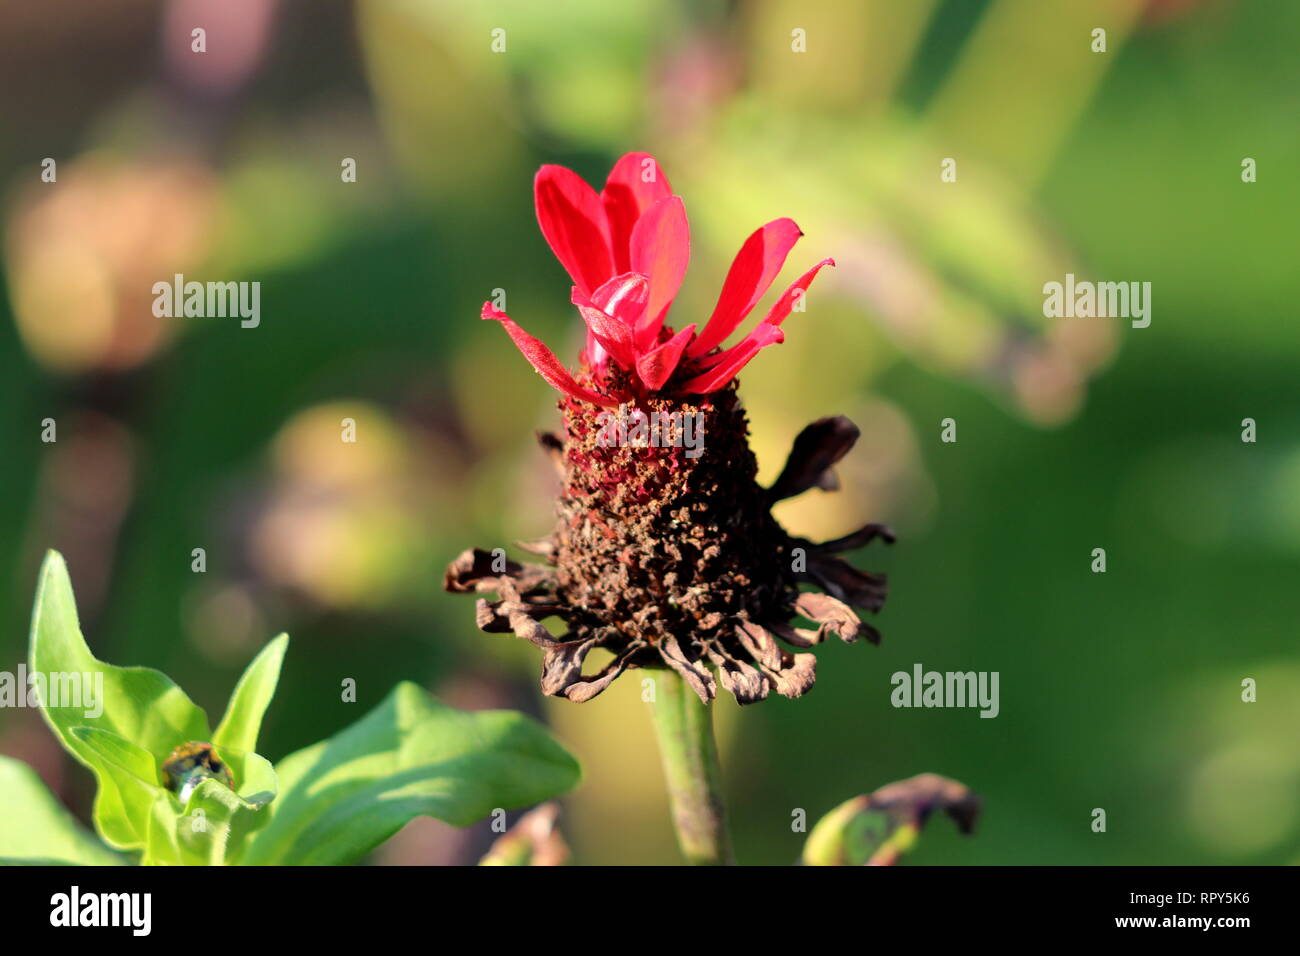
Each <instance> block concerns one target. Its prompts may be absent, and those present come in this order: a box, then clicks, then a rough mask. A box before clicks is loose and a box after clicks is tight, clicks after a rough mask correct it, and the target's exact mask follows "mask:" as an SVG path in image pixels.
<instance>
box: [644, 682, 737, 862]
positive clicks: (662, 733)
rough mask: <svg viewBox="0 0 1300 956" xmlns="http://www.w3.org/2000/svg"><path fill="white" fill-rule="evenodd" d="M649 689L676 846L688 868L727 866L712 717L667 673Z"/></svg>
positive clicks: (727, 844)
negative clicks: (653, 700)
mask: <svg viewBox="0 0 1300 956" xmlns="http://www.w3.org/2000/svg"><path fill="white" fill-rule="evenodd" d="M655 685H656V693H655V702H654V725H655V734H656V736H657V737H658V738H659V754H660V756H661V757H662V759H663V767H664V778H665V780H666V782H667V784H668V799H669V801H670V802H671V804H672V812H673V826H674V828H675V829H676V830H677V842H678V844H679V845H680V846H681V848H682V854H683V855H684V856H685V857H686V860H687V862H688V863H691V864H692V865H695V866H730V865H731V864H733V863H734V862H735V860H734V859H733V857H732V853H731V835H730V834H729V833H728V832H727V817H726V810H725V809H724V807H723V805H722V788H721V785H720V778H721V771H720V770H719V768H718V747H717V744H716V743H715V742H714V739H713V713H712V711H711V710H710V708H709V707H707V706H705V704H704V703H702V702H701V701H700V699H699V698H698V697H697V696H696V695H695V693H694V692H693V691H691V690H690V688H688V687H687V686H686V685H685V683H683V681H682V679H681V678H680V677H679V676H677V674H676V673H674V672H673V671H670V670H665V671H661V672H660V673H659V676H658V677H657V678H656V680H655Z"/></svg>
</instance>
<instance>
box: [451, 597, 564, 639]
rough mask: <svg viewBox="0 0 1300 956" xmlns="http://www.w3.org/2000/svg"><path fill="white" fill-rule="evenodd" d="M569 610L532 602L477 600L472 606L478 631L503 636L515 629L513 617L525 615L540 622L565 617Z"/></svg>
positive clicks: (559, 605)
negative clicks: (549, 618) (545, 619)
mask: <svg viewBox="0 0 1300 956" xmlns="http://www.w3.org/2000/svg"><path fill="white" fill-rule="evenodd" d="M568 613H569V608H567V607H566V606H564V605H562V604H551V603H541V602H532V601H518V600H503V601H489V600H487V599H486V598H479V599H478V601H476V602H475V604H474V623H475V624H476V625H478V629H479V630H480V631H487V632H488V633H489V634H504V633H505V632H507V631H512V630H514V629H515V625H514V624H513V616H514V615H516V614H526V615H527V616H528V617H531V618H532V619H533V620H537V621H540V620H542V619H543V618H548V617H557V616H558V617H565V616H566V615H567V614H568Z"/></svg>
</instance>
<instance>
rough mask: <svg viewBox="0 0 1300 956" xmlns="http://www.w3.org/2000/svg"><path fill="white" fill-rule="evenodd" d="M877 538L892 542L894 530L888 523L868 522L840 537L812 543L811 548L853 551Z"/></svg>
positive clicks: (824, 550) (828, 551) (831, 552)
mask: <svg viewBox="0 0 1300 956" xmlns="http://www.w3.org/2000/svg"><path fill="white" fill-rule="evenodd" d="M877 538H879V539H880V540H881V541H883V542H885V544H893V543H894V542H895V541H896V540H897V539H896V538H895V537H894V532H893V531H892V530H891V529H890V527H889V526H888V525H883V524H875V523H872V524H868V525H863V526H862V527H861V528H859V529H858V530H857V531H854V532H853V533H852V534H846V535H844V536H843V537H841V538H835V539H834V540H831V541H823V542H822V543H821V544H816V545H813V550H815V551H821V552H822V553H823V554H838V553H839V552H841V551H855V550H857V549H858V548H864V547H866V546H867V545H869V544H870V543H871V542H872V541H875V540H876V539H877Z"/></svg>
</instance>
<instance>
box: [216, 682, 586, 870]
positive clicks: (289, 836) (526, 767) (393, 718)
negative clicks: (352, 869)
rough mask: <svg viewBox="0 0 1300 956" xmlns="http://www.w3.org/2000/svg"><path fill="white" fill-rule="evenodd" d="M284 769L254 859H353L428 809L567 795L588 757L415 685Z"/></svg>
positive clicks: (467, 811) (479, 810)
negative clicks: (450, 704)
mask: <svg viewBox="0 0 1300 956" xmlns="http://www.w3.org/2000/svg"><path fill="white" fill-rule="evenodd" d="M276 773H277V775H278V777H279V783H280V797H279V798H278V799H277V800H276V802H275V803H274V804H272V805H271V806H270V807H269V808H268V810H269V811H270V813H271V818H270V822H269V823H267V825H266V826H265V828H264V829H262V830H260V831H259V832H258V833H256V834H255V835H254V836H253V838H252V840H251V842H250V843H249V845H248V847H247V850H246V851H245V853H244V855H243V857H242V860H241V862H243V863H245V864H250V865H253V864H269V863H283V864H341V863H351V862H353V861H355V860H357V859H358V858H360V857H361V856H363V855H364V854H365V853H367V852H368V851H370V850H371V849H373V848H374V847H375V846H377V845H379V844H380V843H382V842H383V841H384V840H386V839H388V837H390V836H392V835H393V834H394V833H396V832H397V831H398V830H399V829H401V827H402V826H403V825H404V824H406V823H407V822H408V821H409V820H411V819H413V818H415V817H417V816H432V817H436V818H438V819H439V820H443V821H445V822H447V823H450V824H452V825H453V826H467V825H468V824H470V823H473V822H474V821H475V820H478V819H481V818H482V817H485V816H487V815H488V814H489V813H491V812H492V811H493V810H494V809H497V808H502V809H507V810H509V809H515V808H519V807H525V806H531V805H532V804H534V803H537V802H539V801H541V800H545V799H548V798H550V797H553V796H555V795H557V794H560V793H563V792H564V791H566V790H569V789H570V788H571V787H573V786H574V785H575V784H576V783H577V782H578V779H579V776H580V771H579V768H578V763H577V761H576V760H575V759H574V758H573V757H572V756H571V755H570V754H569V753H568V751H566V750H565V749H564V748H563V747H561V746H560V744H558V743H557V742H556V741H555V740H554V739H553V738H552V737H551V736H550V734H549V733H548V732H547V731H546V730H545V729H544V728H543V727H542V726H541V725H540V724H538V723H537V722H536V721H534V720H532V719H531V718H529V717H527V716H525V715H523V714H518V713H514V712H512V711H499V710H498V711H480V712H476V713H467V712H464V711H460V710H456V709H455V708H452V707H448V706H446V705H444V704H441V703H438V702H437V701H436V700H434V699H432V698H431V697H429V695H428V694H426V693H425V692H424V691H423V690H422V689H421V688H420V687H418V686H416V685H415V684H411V683H402V684H399V685H397V687H395V688H394V689H393V691H392V693H390V694H389V695H388V697H387V698H386V699H385V700H384V701H383V703H381V704H380V705H379V706H378V707H376V708H375V709H374V710H372V711H371V712H370V713H369V714H367V715H366V716H365V717H363V718H361V719H360V720H359V721H357V722H356V723H355V724H353V725H352V726H350V727H348V728H346V729H345V730H343V731H341V732H340V733H338V734H337V735H335V736H334V737H331V738H330V739H329V740H324V741H321V742H320V743H318V744H314V745H313V746H311V747H308V748H306V749H304V750H300V751H298V752H297V753H295V754H291V755H290V756H288V757H286V758H285V759H284V760H282V761H281V762H280V763H279V764H278V765H277V767H276Z"/></svg>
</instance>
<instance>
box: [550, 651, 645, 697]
mask: <svg viewBox="0 0 1300 956" xmlns="http://www.w3.org/2000/svg"><path fill="white" fill-rule="evenodd" d="M643 646H644V645H643V644H642V643H641V642H640V641H637V642H635V643H634V644H632V645H631V646H629V647H628V649H627V650H626V651H624V652H623V653H622V654H620V655H619V656H618V657H616V658H614V660H612V661H610V662H609V663H608V664H606V665H605V666H604V667H603V668H601V669H600V671H599V673H596V674H593V675H591V676H590V677H579V678H578V679H577V680H575V681H574V682H573V683H572V684H570V685H569V686H568V687H566V688H565V689H564V696H565V697H567V698H568V699H569V700H571V701H573V702H574V703H575V704H584V703H586V702H587V701H589V700H591V699H592V698H593V697H595V696H596V695H597V694H599V693H600V692H601V691H603V690H604V689H605V688H606V687H608V686H609V685H610V684H612V683H613V682H614V679H615V678H616V677H618V676H619V675H620V674H622V673H623V671H624V670H626V669H627V664H628V661H629V660H631V658H632V656H633V654H635V653H636V652H637V651H638V650H640V649H641V648H642V647H643Z"/></svg>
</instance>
